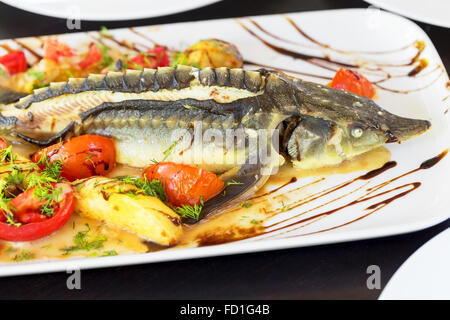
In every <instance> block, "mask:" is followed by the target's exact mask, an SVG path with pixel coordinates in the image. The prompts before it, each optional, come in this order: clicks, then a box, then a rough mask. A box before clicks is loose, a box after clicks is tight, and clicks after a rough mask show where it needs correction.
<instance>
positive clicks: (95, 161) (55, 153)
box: [32, 134, 116, 181]
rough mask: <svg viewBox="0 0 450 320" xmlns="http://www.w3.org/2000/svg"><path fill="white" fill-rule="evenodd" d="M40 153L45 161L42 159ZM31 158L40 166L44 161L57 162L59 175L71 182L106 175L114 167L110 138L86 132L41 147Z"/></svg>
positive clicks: (113, 153) (43, 165)
mask: <svg viewBox="0 0 450 320" xmlns="http://www.w3.org/2000/svg"><path fill="white" fill-rule="evenodd" d="M44 154H45V155H46V161H43V160H44V159H45V158H44V159H43V156H44ZM32 160H33V161H34V162H36V163H39V165H40V167H41V168H44V167H45V165H46V162H48V163H52V162H53V161H61V162H62V170H61V176H63V177H65V178H66V179H68V180H70V181H73V180H76V179H82V178H88V177H91V176H95V175H101V176H104V175H107V174H108V173H109V172H111V171H112V169H114V167H115V166H116V149H115V146H114V141H113V140H112V139H109V138H106V137H102V136H97V135H89V134H87V135H84V136H79V137H75V138H72V139H69V140H66V141H63V142H61V143H57V144H54V145H52V146H50V147H47V148H44V149H42V150H40V151H38V152H37V153H35V154H34V155H33V158H32Z"/></svg>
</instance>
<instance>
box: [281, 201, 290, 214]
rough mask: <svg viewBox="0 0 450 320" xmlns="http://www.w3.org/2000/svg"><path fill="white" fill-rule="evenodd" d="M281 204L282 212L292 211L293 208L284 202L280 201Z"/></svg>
mask: <svg viewBox="0 0 450 320" xmlns="http://www.w3.org/2000/svg"><path fill="white" fill-rule="evenodd" d="M280 203H281V211H282V212H286V211H289V210H291V208H290V207H289V206H288V205H286V204H284V201H280Z"/></svg>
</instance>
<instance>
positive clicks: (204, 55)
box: [178, 39, 243, 68]
mask: <svg viewBox="0 0 450 320" xmlns="http://www.w3.org/2000/svg"><path fill="white" fill-rule="evenodd" d="M178 60H179V61H178V62H179V63H180V64H187V65H190V66H194V67H197V68H206V67H211V68H219V67H227V68H240V67H242V64H243V59H242V56H241V54H240V53H239V50H238V49H237V48H236V46H234V45H232V44H231V43H228V42H225V41H222V40H217V39H208V40H201V41H199V42H197V43H196V44H194V45H193V46H191V47H189V48H188V49H186V51H185V52H184V53H183V56H182V57H179V59H178Z"/></svg>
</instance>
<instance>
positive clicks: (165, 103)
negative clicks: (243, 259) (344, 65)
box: [0, 66, 431, 205]
mask: <svg viewBox="0 0 450 320" xmlns="http://www.w3.org/2000/svg"><path fill="white" fill-rule="evenodd" d="M0 115H1V116H0V135H1V136H4V137H5V138H7V139H10V140H25V141H27V142H30V143H33V144H38V145H41V146H45V145H49V144H52V143H56V142H58V141H59V140H60V139H62V138H66V137H70V136H74V135H75V136H76V135H81V134H99V135H104V136H109V137H112V138H113V139H114V141H115V143H116V148H117V161H118V162H119V163H123V164H127V165H130V166H135V167H145V166H148V165H150V164H152V163H153V162H154V161H161V160H163V159H164V160H167V161H174V162H179V163H188V164H193V165H196V166H200V167H202V168H205V169H208V170H211V171H214V172H216V173H224V177H225V179H227V178H226V177H228V178H229V179H231V177H232V178H233V179H235V180H237V181H241V182H242V185H240V187H237V186H236V187H235V191H233V190H234V189H233V188H231V189H233V190H231V191H230V193H228V192H229V191H228V190H227V193H228V197H227V199H221V200H220V199H219V200H218V202H217V203H216V205H217V204H218V203H220V204H223V203H225V202H226V200H229V199H230V198H233V197H235V198H236V199H243V198H244V197H245V196H248V195H249V194H251V193H252V192H254V191H255V190H256V189H257V188H259V187H260V186H261V185H262V184H263V183H264V182H265V181H266V180H267V177H268V175H269V174H270V173H272V172H273V171H274V170H273V169H274V168H275V167H277V166H278V165H279V164H280V163H282V162H283V159H284V158H283V157H281V156H280V154H284V155H286V156H287V158H289V160H292V161H293V162H294V165H295V166H297V167H300V168H304V169H307V168H316V167H323V166H332V165H337V164H339V163H341V162H342V161H344V160H348V159H351V158H353V157H354V156H356V155H359V154H362V153H364V152H367V151H369V150H371V149H374V148H377V147H379V146H381V145H383V144H385V143H389V142H395V141H404V140H407V139H410V138H412V137H414V136H416V135H419V134H421V133H423V132H425V131H426V130H427V129H429V128H430V126H431V124H430V122H429V121H426V120H418V119H409V118H404V117H400V116H397V115H394V114H392V113H390V112H388V111H386V110H384V109H382V108H381V107H379V106H378V105H377V104H376V103H375V102H374V101H372V100H370V99H367V98H364V97H361V96H358V95H355V94H352V93H349V92H346V91H343V90H336V89H333V88H329V87H327V86H324V85H320V84H317V83H312V82H307V81H303V80H300V79H296V78H293V77H290V76H287V75H286V74H283V73H279V72H276V71H271V70H264V69H261V70H258V71H246V70H243V69H227V68H216V69H212V68H205V69H201V70H197V69H195V68H191V67H188V66H178V67H176V68H170V67H164V68H159V69H157V70H153V69H145V70H143V71H138V70H127V71H126V72H124V73H119V72H111V73H109V74H107V75H91V76H89V77H88V78H85V79H70V80H69V81H68V82H65V83H52V84H51V85H50V86H49V87H47V88H42V89H38V90H35V91H34V93H33V94H31V95H28V96H26V97H23V98H21V99H20V100H18V101H16V102H13V103H9V104H4V105H0ZM175 132H178V133H180V134H178V135H174V133H175ZM230 135H231V138H230ZM175 136H176V137H175ZM199 137H200V138H199ZM252 141H253V142H252ZM255 141H256V142H255ZM261 149H264V155H265V156H261ZM168 150H170V152H168ZM262 169H266V170H262ZM212 202H214V201H212Z"/></svg>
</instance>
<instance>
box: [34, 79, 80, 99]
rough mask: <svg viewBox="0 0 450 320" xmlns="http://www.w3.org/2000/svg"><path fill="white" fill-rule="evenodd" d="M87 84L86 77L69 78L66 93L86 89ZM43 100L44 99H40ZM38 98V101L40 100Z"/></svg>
mask: <svg viewBox="0 0 450 320" xmlns="http://www.w3.org/2000/svg"><path fill="white" fill-rule="evenodd" d="M87 89H88V86H87V84H86V78H71V79H69V81H68V82H67V91H68V93H79V92H82V91H86V90H87ZM42 100H45V99H42ZM42 100H41V99H39V101H42Z"/></svg>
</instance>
